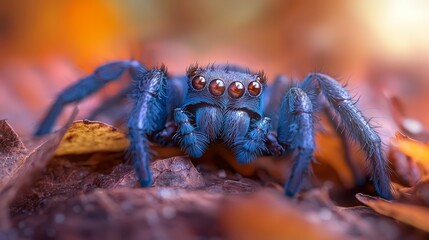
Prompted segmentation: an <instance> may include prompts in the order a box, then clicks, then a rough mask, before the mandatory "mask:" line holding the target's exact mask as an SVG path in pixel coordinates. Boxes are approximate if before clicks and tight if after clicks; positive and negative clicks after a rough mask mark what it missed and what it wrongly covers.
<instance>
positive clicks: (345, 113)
mask: <svg viewBox="0 0 429 240" xmlns="http://www.w3.org/2000/svg"><path fill="white" fill-rule="evenodd" d="M301 87H302V88H303V89H304V90H305V91H307V92H316V93H321V94H322V95H323V96H324V97H325V99H326V100H327V101H328V102H329V104H330V106H331V108H332V109H333V110H334V111H335V113H337V114H338V115H339V117H340V119H341V125H342V126H343V127H344V129H345V131H346V133H348V135H349V136H350V137H351V138H352V139H355V140H356V141H357V142H358V143H359V144H360V145H361V146H362V149H363V150H364V152H365V154H366V156H367V159H368V160H369V165H370V170H371V177H372V180H373V181H374V186H375V189H376V191H377V192H378V194H379V195H380V196H381V197H382V198H385V199H390V198H392V193H391V188H390V177H389V172H388V167H387V165H388V162H387V160H386V158H385V156H384V155H383V151H382V142H381V139H380V137H379V136H378V134H377V132H376V131H375V130H374V129H373V127H372V126H371V125H370V123H369V121H368V120H367V119H366V118H365V117H364V116H363V115H362V113H361V111H360V110H359V109H358V108H357V107H356V106H355V102H354V101H353V99H352V98H351V97H350V95H349V93H348V92H347V90H346V89H344V87H343V86H341V85H340V84H339V83H338V82H337V81H335V80H334V79H333V78H331V77H329V76H327V75H324V74H321V73H312V74H309V75H308V76H307V77H306V79H305V80H304V82H303V83H302V85H301Z"/></svg>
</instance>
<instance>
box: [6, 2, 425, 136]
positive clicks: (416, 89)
mask: <svg viewBox="0 0 429 240" xmlns="http://www.w3.org/2000/svg"><path fill="white" fill-rule="evenodd" d="M428 12H429V2H427V1H424V0H408V1H407V0H376V1H373V0H362V1H342V0H326V1H311V0H288V1H283V0H267V1H263V0H232V1H231V0H230V1H226V0H220V1H207V0H205V1H190V0H187V1H174V0H157V1H154V0H152V1H148V0H146V1H136V0H122V1H119V0H92V1H84V0H73V1H71V0H70V1H66V0H64V1H57V0H46V1H43V3H40V2H36V1H26V0H15V1H2V2H1V3H0V53H1V54H0V118H1V119H3V118H7V119H9V122H10V123H11V124H12V125H13V126H14V127H15V128H16V130H17V131H18V132H19V133H21V134H27V135H28V134H30V133H31V132H32V131H33V130H34V128H35V127H36V125H37V123H38V121H39V120H40V119H41V118H42V116H43V114H44V113H45V111H46V110H47V108H48V107H49V105H50V104H51V103H52V102H53V101H54V99H55V97H56V95H57V94H58V93H59V92H60V91H61V90H62V89H63V88H64V87H66V86H68V85H70V84H71V83H73V82H75V81H76V80H77V79H78V78H79V77H82V76H84V75H87V74H90V73H91V72H92V71H93V70H94V68H96V67H97V66H99V65H101V64H103V63H106V62H108V61H112V60H118V59H130V58H134V59H138V60H140V61H141V62H142V63H144V64H146V65H147V66H158V65H160V64H161V63H165V64H166V65H167V66H168V69H169V72H170V73H172V74H181V73H183V72H184V70H185V69H186V67H187V66H188V65H189V64H191V63H195V62H198V63H200V64H207V63H212V62H216V63H225V62H229V63H238V64H240V65H244V66H247V67H249V68H251V69H254V70H259V69H264V70H265V72H266V73H267V75H268V77H269V78H271V79H272V78H274V77H275V76H276V75H277V74H285V75H287V76H289V77H291V78H292V79H295V80H300V79H302V78H303V77H304V76H305V75H306V74H307V73H308V72H311V71H322V72H325V73H328V74H331V75H333V76H335V77H337V78H338V79H339V80H341V81H343V82H346V81H348V82H349V89H350V90H351V92H352V94H354V95H360V96H361V98H360V99H361V101H360V102H359V106H360V107H361V108H362V109H363V110H364V112H365V113H366V115H368V116H370V117H374V118H375V122H376V123H377V124H378V125H381V126H382V128H381V130H380V131H381V132H382V135H383V137H384V138H388V137H390V136H392V135H393V133H394V131H395V130H396V129H398V128H399V129H402V130H403V131H406V132H408V133H410V134H414V135H413V136H415V137H416V138H421V139H425V137H426V135H425V134H426V132H425V131H426V130H425V129H426V127H425V126H428V125H429V114H427V113H426V111H425V106H426V102H427V100H428V97H427V96H426V91H427V89H428V86H429V81H427V79H428V77H429V70H428V69H427V68H426V65H427V63H429V31H427V30H428V29H429V15H428V14H427V13H428ZM128 81H129V80H127V79H122V80H121V81H119V82H118V83H116V84H112V86H108V87H107V88H106V89H104V90H103V91H102V93H100V94H98V95H96V96H92V97H90V98H89V99H88V100H87V101H84V102H83V103H82V104H80V113H79V114H80V116H79V118H83V117H85V116H87V115H88V113H89V112H90V111H91V110H92V109H94V108H95V107H96V106H97V105H98V104H99V101H100V99H104V98H106V96H110V95H112V94H114V92H116V91H117V90H118V89H120V88H121V87H122V86H124V85H125V84H127V82H128Z"/></svg>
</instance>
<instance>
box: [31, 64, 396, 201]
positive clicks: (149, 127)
mask: <svg viewBox="0 0 429 240" xmlns="http://www.w3.org/2000/svg"><path fill="white" fill-rule="evenodd" d="M127 71H129V73H130V74H131V77H132V79H133V84H132V86H130V87H129V88H128V89H130V91H131V92H132V96H133V99H134V105H133V108H132V111H131V113H130V116H129V120H128V129H129V137H130V142H131V144H130V150H129V151H130V157H131V159H132V161H133V164H134V167H135V172H136V175H137V177H138V179H139V182H140V184H141V186H143V187H148V186H151V184H152V174H151V169H150V165H149V163H150V161H151V160H152V158H153V156H152V155H151V151H150V149H149V141H153V142H156V143H159V144H162V145H169V144H172V143H174V144H178V145H179V146H180V147H181V149H182V150H183V151H184V152H186V153H187V154H188V155H189V156H191V157H193V158H199V157H201V156H202V155H203V153H204V152H205V150H206V149H207V147H208V145H209V144H210V143H214V142H219V141H221V142H223V143H225V144H226V145H227V146H228V147H229V148H230V149H232V151H233V152H234V154H235V156H236V159H237V161H238V162H239V163H249V162H251V161H253V160H254V159H255V158H256V157H258V156H260V155H267V154H271V155H274V156H280V155H282V154H284V153H285V152H290V151H294V152H295V155H294V156H295V157H294V162H293V166H292V171H291V174H290V176H289V178H288V180H287V182H286V184H285V193H286V195H288V196H293V195H295V194H296V193H297V191H298V190H299V187H300V183H301V181H302V179H303V177H304V176H305V174H306V173H307V171H308V168H309V164H310V162H311V160H312V158H313V151H314V147H315V144H314V119H315V114H316V113H317V112H318V111H317V109H318V106H328V108H329V111H328V112H330V113H331V114H336V116H338V117H339V119H340V120H341V121H340V122H339V124H340V125H341V126H342V127H343V128H344V129H345V131H346V133H347V134H348V135H347V136H348V137H350V138H351V139H353V140H356V141H357V142H358V143H359V144H360V146H361V147H362V149H363V152H364V153H365V154H366V157H367V160H368V162H369V168H370V172H371V177H372V180H373V182H374V186H375V189H376V191H377V192H378V194H379V195H380V196H381V197H383V198H386V199H390V198H391V197H392V195H391V188H390V177H389V174H388V170H387V160H386V158H385V156H384V154H383V151H382V142H381V140H380V137H379V136H378V134H377V132H376V131H375V130H374V129H373V127H372V126H371V125H370V123H369V121H368V120H367V119H366V118H365V117H364V116H363V115H362V113H361V111H360V110H359V109H358V108H357V107H356V106H355V102H354V101H353V99H352V98H351V97H350V95H349V93H348V92H347V91H346V90H345V88H344V87H343V86H342V85H341V84H339V83H338V82H337V81H336V80H335V79H333V78H331V77H330V76H328V75H325V74H321V73H310V74H308V75H307V77H306V78H305V79H304V81H302V82H300V83H295V84H292V83H290V82H289V81H288V80H286V78H281V77H279V78H277V79H276V80H275V81H274V83H273V84H271V85H267V83H266V82H267V80H266V77H265V75H264V74H263V72H251V71H249V70H247V69H243V68H241V67H238V66H233V65H223V66H215V65H209V66H206V67H199V66H198V65H191V66H190V67H189V68H188V69H187V72H186V75H184V76H178V77H171V76H169V75H168V74H167V70H166V68H165V67H160V68H156V69H152V70H148V69H147V68H145V67H144V66H142V65H141V64H140V63H138V62H137V61H117V62H112V63H108V64H105V65H103V66H101V67H99V68H98V69H96V70H95V71H94V73H93V74H91V75H89V76H87V77H85V78H83V79H81V80H79V81H78V82H77V83H76V84H74V85H72V86H70V87H68V88H67V89H65V90H64V91H63V92H62V93H61V94H60V95H59V97H58V98H57V100H56V101H55V103H54V104H53V105H52V107H51V109H50V111H49V112H48V114H47V115H46V117H45V119H44V120H43V121H42V123H41V125H40V126H39V128H38V130H37V131H36V132H35V135H43V134H46V133H48V132H50V130H51V129H52V127H53V125H54V123H55V120H56V119H57V117H58V115H59V114H60V112H61V111H62V109H63V107H64V106H65V105H66V104H69V103H72V102H78V101H80V100H82V99H84V98H85V97H87V96H88V95H90V94H92V93H94V92H96V91H97V90H98V89H100V88H102V87H103V86H104V85H105V84H107V83H108V82H110V81H114V80H116V79H118V78H119V77H120V76H121V75H122V74H123V73H125V72H127Z"/></svg>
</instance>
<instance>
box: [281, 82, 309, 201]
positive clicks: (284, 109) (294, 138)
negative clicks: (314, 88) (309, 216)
mask: <svg viewBox="0 0 429 240" xmlns="http://www.w3.org/2000/svg"><path fill="white" fill-rule="evenodd" d="M277 132H278V138H277V139H278V141H279V143H281V144H282V145H284V146H287V148H288V150H297V153H296V154H297V155H296V157H295V159H294V163H293V166H292V171H291V175H290V176H289V179H288V180H287V183H286V185H285V193H286V195H288V196H294V195H295V193H296V192H298V190H299V187H300V185H301V182H302V179H303V177H304V175H305V174H306V173H307V171H308V167H309V166H308V165H309V164H310V162H311V159H312V158H313V151H314V129H313V105H312V102H311V100H310V98H309V97H308V96H307V94H306V93H305V92H304V91H303V90H302V89H300V88H296V87H293V88H291V89H289V91H288V92H287V93H286V96H285V97H284V98H283V102H282V104H281V107H280V116H279V126H278V130H277Z"/></svg>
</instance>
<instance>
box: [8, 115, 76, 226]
mask: <svg viewBox="0 0 429 240" xmlns="http://www.w3.org/2000/svg"><path fill="white" fill-rule="evenodd" d="M75 113H76V111H75V112H74V114H73V115H75ZM72 118H73V117H72ZM2 127H3V129H0V134H1V135H4V136H6V138H5V139H4V140H7V141H12V142H9V143H7V142H6V143H2V147H6V149H3V150H5V151H11V150H16V151H17V152H16V156H14V154H15V153H14V152H9V153H8V156H12V159H14V162H13V164H12V165H13V169H11V171H10V170H7V171H6V173H7V174H5V175H4V176H2V182H1V185H0V209H1V211H0V228H2V229H7V228H9V227H10V222H9V205H10V203H11V202H12V201H13V200H14V199H15V198H16V197H17V195H18V194H19V192H20V191H22V190H23V188H25V187H28V186H29V185H31V183H32V182H33V181H34V180H35V179H36V178H37V177H38V176H39V174H40V173H41V172H42V171H43V170H44V168H45V166H46V165H47V163H48V161H49V160H50V159H51V158H52V157H53V155H54V152H55V149H56V148H57V147H58V144H59V143H60V140H61V138H62V137H63V135H64V133H65V131H66V128H63V129H61V130H60V131H57V132H55V133H52V134H50V135H47V136H44V137H42V138H40V139H37V140H35V141H37V142H38V144H37V145H36V146H34V147H33V148H32V149H31V150H27V151H25V150H24V146H23V144H22V142H21V141H19V136H17V135H16V134H15V133H14V131H13V130H12V129H11V128H10V126H9V125H8V124H7V123H5V122H3V123H2ZM8 156H6V159H7V158H8ZM9 159H10V158H9ZM3 160H4V159H3Z"/></svg>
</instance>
